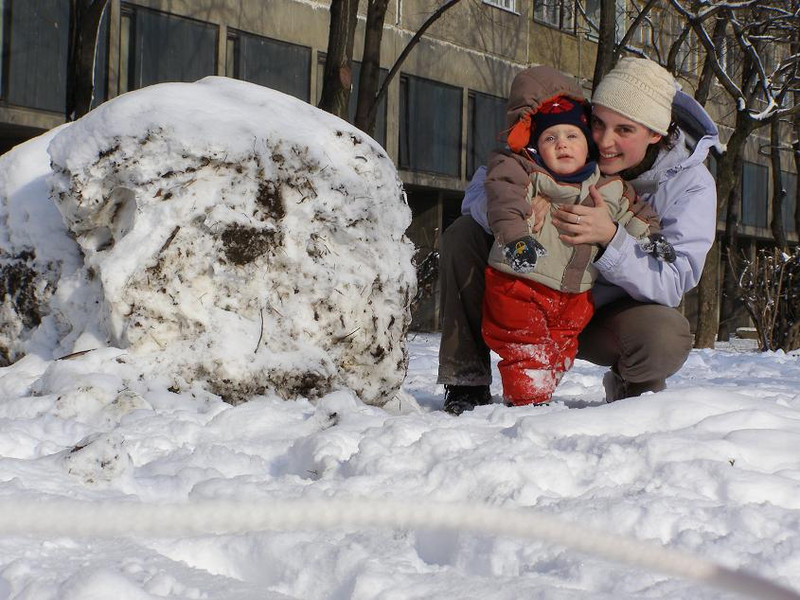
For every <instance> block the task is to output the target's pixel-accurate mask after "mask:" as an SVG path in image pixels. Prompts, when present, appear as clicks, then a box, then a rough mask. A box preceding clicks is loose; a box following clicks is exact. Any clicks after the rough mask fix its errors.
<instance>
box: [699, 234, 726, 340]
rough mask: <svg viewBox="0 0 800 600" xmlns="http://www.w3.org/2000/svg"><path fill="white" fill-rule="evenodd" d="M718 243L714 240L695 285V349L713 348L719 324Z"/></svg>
mask: <svg viewBox="0 0 800 600" xmlns="http://www.w3.org/2000/svg"><path fill="white" fill-rule="evenodd" d="M719 262H720V259H719V241H718V240H714V243H713V244H712V245H711V249H710V250H709V251H708V254H707V255H706V264H705V267H704V268H703V275H702V276H701V277H700V283H699V284H698V285H697V329H696V331H695V334H694V347H695V348H713V347H714V341H715V340H716V339H717V323H718V322H719V314H718V313H719Z"/></svg>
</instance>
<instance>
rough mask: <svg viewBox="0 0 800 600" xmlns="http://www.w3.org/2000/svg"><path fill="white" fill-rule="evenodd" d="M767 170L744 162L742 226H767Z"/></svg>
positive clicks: (761, 166)
mask: <svg viewBox="0 0 800 600" xmlns="http://www.w3.org/2000/svg"><path fill="white" fill-rule="evenodd" d="M768 179H769V169H767V167H765V166H764V165H758V164H756V163H751V162H747V161H745V162H744V168H743V169H742V225H750V226H753V227H766V226H767V204H768V202H769V199H768V197H767V190H768V187H769V183H768Z"/></svg>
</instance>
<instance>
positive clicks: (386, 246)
mask: <svg viewBox="0 0 800 600" xmlns="http://www.w3.org/2000/svg"><path fill="white" fill-rule="evenodd" d="M256 88H257V86H252V85H249V84H243V83H242V82H232V81H226V80H224V79H221V78H211V79H209V80H204V81H201V82H199V83H198V84H164V86H153V88H152V89H149V90H143V91H137V92H133V93H131V94H129V95H126V96H123V97H121V98H120V99H117V100H114V101H111V102H109V103H106V104H105V105H103V107H101V109H98V112H96V113H93V114H92V115H90V117H89V118H87V119H85V120H82V121H79V122H77V123H75V124H71V125H68V126H65V127H64V128H62V129H60V130H58V131H53V132H50V133H48V134H46V135H45V136H42V137H41V138H39V139H37V140H33V141H31V142H29V143H28V144H26V145H24V147H21V148H18V149H17V150H15V151H13V152H12V153H9V154H7V155H5V156H4V157H2V158H0V275H2V277H0V284H2V286H0V292H2V297H0V301H1V303H0V361H2V362H0V364H9V363H13V364H11V365H10V366H6V367H4V368H0V600H8V599H14V600H56V599H58V600H93V599H102V600H106V599H114V600H143V599H158V598H168V599H186V600H195V599H198V600H199V599H207V600H256V599H258V600H275V599H287V598H291V599H296V600H323V599H324V600H374V599H381V600H409V599H431V598H433V599H440V598H447V599H450V598H453V599H475V600H487V599H500V600H519V599H522V598H526V599H527V598H542V599H547V600H550V599H556V600H558V599H566V598H592V599H609V600H611V599H614V600H617V599H620V598H637V599H638V598H654V599H663V598H670V599H689V598H691V599H693V600H694V599H711V598H724V597H730V594H728V593H727V592H722V591H720V590H719V589H715V588H711V587H708V586H705V585H702V584H700V583H698V582H697V581H694V580H688V579H684V578H682V577H678V576H676V575H665V574H664V573H662V572H660V571H658V570H650V569H644V568H640V567H636V566H632V565H631V564H628V563H624V562H613V561H609V560H607V559H606V558H604V556H603V552H600V553H592V554H584V553H582V552H579V551H576V550H575V549H574V548H573V547H565V546H564V545H559V544H555V543H553V542H551V541H546V540H543V539H541V538H527V537H523V536H522V535H513V534H514V533H516V530H515V529H514V527H515V526H516V525H517V523H521V521H522V520H524V519H525V518H526V517H527V516H529V515H535V516H538V517H541V519H543V520H544V522H545V523H549V522H551V521H552V523H553V524H554V525H555V527H554V528H555V530H556V531H558V530H559V528H560V530H562V531H563V530H566V529H567V528H569V527H570V526H577V527H580V528H585V529H586V532H587V536H586V537H587V539H595V538H594V537H592V535H589V532H591V531H600V532H612V533H615V534H618V535H620V536H623V537H624V538H627V539H631V540H640V541H644V542H648V543H650V544H651V546H652V545H655V546H658V547H659V548H660V547H662V546H663V547H666V548H669V549H672V550H674V551H679V552H681V553H684V554H686V555H688V556H690V557H696V558H697V560H698V561H699V560H700V559H703V560H705V561H712V562H715V563H719V564H721V565H724V566H726V567H728V568H731V569H742V570H746V571H748V572H751V573H756V574H758V575H760V576H761V577H763V578H766V579H768V580H770V581H772V582H774V583H775V584H778V585H782V586H785V587H788V588H792V589H794V590H800V453H798V448H800V360H799V359H800V353H793V354H790V355H786V354H783V353H766V354H760V353H757V352H755V351H754V350H753V348H752V345H747V344H740V345H727V346H724V347H720V348H718V349H716V350H714V351H695V352H693V353H692V354H691V356H690V358H689V361H688V362H687V364H686V365H685V366H684V368H683V369H682V370H681V371H680V372H679V373H678V374H677V375H676V376H674V377H673V378H672V379H671V381H670V387H669V389H668V390H666V391H664V392H661V393H658V394H650V395H646V396H644V397H641V398H636V399H628V400H623V401H620V402H616V403H614V404H608V405H607V404H605V403H604V402H603V390H602V385H601V381H602V376H603V370H602V369H600V368H598V367H596V366H594V365H590V364H587V363H583V362H578V363H577V364H576V366H575V368H574V369H573V370H572V371H571V372H569V373H568V374H567V376H566V377H565V379H564V380H563V382H562V383H561V385H560V387H559V388H558V390H557V392H556V395H555V398H554V402H553V403H552V404H551V405H549V406H546V407H521V408H507V407H505V406H503V405H502V404H501V403H499V402H498V403H497V404H494V405H491V406H485V407H480V408H478V409H477V410H475V411H474V412H471V413H467V414H464V415H462V416H460V417H458V418H455V417H452V416H450V415H448V414H446V413H444V412H442V411H441V405H442V401H443V397H442V394H443V390H442V389H441V387H440V386H437V385H436V383H435V382H436V364H437V360H436V358H437V347H438V337H437V336H435V335H421V334H412V335H410V336H409V337H408V339H407V346H408V350H409V355H410V364H409V368H408V373H407V376H406V377H405V379H404V380H403V375H404V373H405V354H404V350H405V348H404V344H403V342H404V341H405V340H404V337H403V333H402V332H403V331H404V328H405V323H406V322H407V312H406V311H407V308H408V299H409V298H408V296H410V295H411V294H413V282H412V281H411V279H412V278H413V269H412V268H411V263H410V255H411V249H410V247H409V244H408V243H407V242H406V241H405V240H404V238H403V235H402V234H403V231H404V230H405V227H406V226H407V224H408V219H409V218H410V211H409V210H408V207H407V206H406V205H405V203H404V202H402V197H401V195H400V192H401V190H400V188H399V185H398V183H397V182H398V180H397V178H396V173H395V172H394V168H393V167H392V165H391V162H390V161H389V159H388V157H387V156H386V155H385V153H383V151H382V150H381V149H380V148H379V147H378V146H377V144H375V143H374V141H372V140H369V139H367V138H365V137H364V136H363V134H360V133H358V132H357V131H355V130H353V129H352V128H351V127H350V126H349V125H347V124H346V123H344V122H343V121H339V120H338V119H335V118H334V117H331V116H330V115H322V114H320V113H319V111H316V112H315V109H313V108H312V107H309V106H308V105H304V104H302V103H300V102H299V101H297V100H294V99H290V98H289V97H286V96H283V95H280V94H277V93H276V92H270V91H268V90H259V89H256ZM166 100H169V101H166ZM342 178H344V180H342V181H340V179H342ZM276 186H277V187H276ZM359 190H361V191H359ZM356 192H357V193H356ZM57 207H58V209H57ZM59 209H60V211H61V212H59ZM267 209H269V210H267ZM265 211H266V212H265ZM63 217H66V219H64V218H63ZM65 222H66V223H68V226H69V227H70V231H69V232H68V230H67V226H66V225H65ZM220 224H227V225H225V227H222V226H221V225H220ZM87 227H88V228H87ZM231 228H233V233H235V234H237V235H233V234H231V235H229V236H226V234H225V232H226V231H229V230H230V229H231ZM245 230H246V231H245ZM243 231H244V232H245V233H247V232H248V231H249V232H250V233H249V236H248V235H244V236H242V235H238V234H241V233H242V232H243ZM279 234H280V235H279ZM131 236H132V237H131ZM243 237H244V239H245V240H247V239H253V240H256V241H258V240H262V241H263V240H268V241H269V242H270V243H268V244H267V243H264V244H254V245H247V244H245V245H241V247H240V242H241V240H242V238H243ZM226 239H227V240H228V243H227V246H226ZM278 242H280V243H278ZM226 250H227V251H226ZM233 250H236V252H233ZM190 256H191V257H193V258H191V261H190V259H189V257H190ZM289 259H291V261H290V260H289ZM231 262H233V263H236V265H239V266H238V267H237V266H232V265H231ZM3 286H5V287H3ZM282 290H283V292H285V293H282ZM348 290H349V291H348ZM351 292H352V293H351ZM348 294H349V295H348ZM131 327H134V328H141V331H133V332H131V330H130V328H131ZM144 333H146V334H147V335H144ZM262 334H263V335H262ZM384 338H385V339H384ZM148 339H152V340H154V341H155V342H156V343H155V345H153V344H150V345H149V346H148V344H146V343H144V342H147V340H148ZM140 342H142V343H140ZM195 342H198V343H195ZM14 361H16V362H14ZM176 365H177V366H179V367H181V368H180V369H177V370H176V369H175V366H176ZM281 369H283V370H281ZM276 373H284V374H292V373H296V374H297V379H298V381H299V383H301V384H302V385H281V381H277V380H275V374H276ZM215 374H216V376H214V375H215ZM326 374H327V375H326ZM334 374H335V375H334ZM237 376H239V377H238V379H237ZM283 379H286V378H285V377H284V378H283ZM262 380H263V381H262ZM237 381H238V382H239V383H242V385H239V387H238V392H237V393H236V394H234V395H232V397H229V398H228V399H229V400H236V401H243V402H242V403H241V404H236V405H234V404H231V403H227V402H225V401H223V398H222V397H221V396H220V395H217V394H216V393H215V391H219V392H220V393H228V392H230V391H231V390H230V388H231V387H232V386H234V384H235V383H236V382H237ZM496 381H497V382H498V383H497V384H496V385H495V387H494V389H493V392H494V393H495V395H496V396H497V397H498V398H499V396H500V393H501V390H500V387H499V379H497V378H496ZM244 384H247V385H244ZM251 384H252V385H251ZM401 385H402V389H400V391H399V392H397V388H398V386H401ZM396 392H397V393H396ZM359 397H361V400H359V399H358V398H359ZM365 399H366V400H370V401H371V403H372V404H374V405H368V404H365V403H364V402H362V400H365ZM386 399H389V400H388V402H386V403H385V404H384V400H386ZM69 502H72V503H73V504H68V503H69ZM75 502H77V503H80V506H81V507H84V508H85V507H87V506H88V507H89V508H90V510H94V511H96V513H95V514H94V515H91V514H90V515H88V516H87V515H86V514H85V513H80V515H79V513H77V512H70V511H71V510H72V509H73V508H74V506H75V505H74V503H75ZM348 502H349V504H348ZM209 503H216V506H217V511H218V512H217V513H216V514H215V515H214V514H206V516H204V517H203V516H201V515H200V514H199V512H198V509H200V508H202V509H207V508H208V506H209ZM292 503H294V504H292ZM342 503H344V506H347V507H350V508H351V510H350V511H349V512H350V514H349V516H348V517H347V519H346V520H347V522H348V523H349V525H347V526H344V525H342V526H341V527H333V528H322V527H321V525H323V523H322V521H325V523H324V524H325V525H331V524H334V525H336V524H337V514H336V513H335V512H333V511H330V510H327V509H326V507H330V506H339V507H341V506H342ZM363 503H367V504H366V506H367V507H382V506H392V507H398V506H399V507H400V509H401V510H398V514H399V513H403V511H405V510H406V509H407V508H408V507H413V508H420V509H421V512H423V513H425V511H426V510H428V509H427V508H426V507H429V509H430V517H431V518H430V519H429V522H426V523H424V524H421V522H420V521H419V520H417V521H414V526H395V527H386V526H384V527H374V526H363V523H362V524H361V525H359V524H358V519H357V518H356V519H354V516H353V514H352V513H353V512H354V511H353V510H352V508H353V507H356V508H358V509H359V510H363V511H364V517H366V516H369V513H370V512H372V511H371V510H370V509H365V508H362V507H364V506H365V504H363ZM287 505H288V506H299V507H306V510H307V511H311V510H313V511H314V513H313V514H311V513H310V512H309V514H308V515H307V518H306V520H305V523H306V525H307V526H305V527H304V526H302V521H303V519H300V521H301V524H298V523H296V522H295V523H294V524H290V523H288V522H287V523H285V527H278V528H277V529H272V530H267V529H266V528H262V529H259V528H258V527H255V526H252V527H250V528H248V524H251V525H252V524H253V523H254V522H255V521H254V519H255V517H256V514H255V513H256V512H258V513H259V514H262V513H264V511H265V510H266V512H267V513H269V511H270V509H274V512H275V514H274V515H272V517H273V519H277V520H280V519H281V518H286V517H285V515H286V511H285V510H283V509H285V508H286V506H287ZM176 506H177V507H179V508H178V509H177V511H175V507H176ZM254 506H258V507H260V511H255V510H254V509H253V507H254ZM442 506H446V507H447V508H448V509H449V508H450V507H451V506H453V507H460V508H458V509H456V508H454V509H453V512H458V514H459V515H460V516H459V518H460V525H459V526H458V527H449V528H448V527H443V524H442V518H443V515H442V514H441V513H438V512H436V511H437V510H441V507H442ZM115 507H117V509H116V510H117V512H116V513H115V512H114V508H115ZM123 507H124V508H125V509H126V510H127V509H134V508H137V509H141V510H139V512H137V513H135V515H136V516H135V517H134V516H131V515H133V514H134V513H133V512H131V511H130V510H129V511H128V512H125V513H123V512H121V511H122V509H123ZM148 507H151V508H150V509H149V510H150V513H149V514H148ZM166 507H172V508H171V510H172V511H173V512H172V513H166V512H165V511H166V510H167V508H166ZM281 507H282V508H281ZM311 507H313V508H311ZM465 507H466V508H465ZM473 507H474V508H473ZM481 507H484V508H485V507H488V508H491V509H496V510H507V511H508V512H507V515H508V516H507V519H508V521H507V523H506V526H505V529H506V532H505V533H502V534H500V533H497V532H496V531H494V532H493V531H492V530H491V528H487V527H485V525H486V521H485V520H484V519H483V517H480V518H479V517H478V516H477V515H478V513H481V514H483V513H482V512H481V510H479V509H480V508H481ZM67 509H69V510H67ZM434 509H435V510H434ZM470 509H472V510H474V512H475V514H476V516H475V519H476V521H478V520H479V521H481V523H478V524H480V525H482V526H484V529H483V531H480V532H476V531H473V528H472V527H470V517H471V516H472V515H471V512H470ZM343 510H344V509H343ZM37 511H38V512H37ZM418 512H420V511H418ZM164 514H172V515H173V518H174V521H172V522H169V521H156V520H155V517H156V515H161V516H162V517H163V515H164ZM338 514H339V515H343V512H342V511H340V512H339V513H338ZM504 514H506V513H504ZM31 515H34V517H35V518H37V519H38V520H36V521H34V522H31V521H30V520H29V519H30V518H31ZM37 515H38V517H37ZM126 515H127V516H126ZM515 515H516V516H515ZM355 516H356V517H357V516H358V515H355ZM389 516H392V515H389ZM179 517H180V518H179ZM188 517H192V518H191V519H189V518H188ZM434 517H435V518H434ZM342 519H343V520H344V517H342ZM225 520H227V521H235V522H236V523H237V526H236V527H220V526H219V522H220V521H225ZM311 521H313V522H314V525H309V522H311ZM404 522H405V523H409V521H404ZM154 523H161V525H159V527H163V529H158V528H155V527H154V526H153V524H154ZM562 524H563V525H562ZM190 525H191V526H190ZM509 527H510V530H509ZM34 529H35V530H36V531H35V532H34ZM476 529H480V528H476ZM520 529H521V527H520ZM90 532H92V535H89V534H90ZM113 532H115V533H113ZM112 533H113V534H112ZM521 533H522V532H521V531H520V534H521ZM622 546H624V544H620V547H622ZM698 564H699V563H698ZM726 594H727V595H726ZM760 597H761V598H765V596H763V595H762V596H760ZM781 597H782V598H789V597H790V596H786V595H784V596H781ZM792 597H794V596H792Z"/></svg>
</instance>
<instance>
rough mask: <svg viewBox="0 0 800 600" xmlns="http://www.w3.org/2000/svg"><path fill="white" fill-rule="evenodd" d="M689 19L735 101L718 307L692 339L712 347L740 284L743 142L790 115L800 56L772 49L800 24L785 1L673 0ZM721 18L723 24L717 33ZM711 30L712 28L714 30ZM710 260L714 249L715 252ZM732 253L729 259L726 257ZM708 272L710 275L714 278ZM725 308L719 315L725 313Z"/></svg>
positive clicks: (722, 202)
mask: <svg viewBox="0 0 800 600" xmlns="http://www.w3.org/2000/svg"><path fill="white" fill-rule="evenodd" d="M670 2H671V4H672V5H673V6H674V7H675V9H676V10H677V11H678V12H679V13H680V14H681V15H682V16H683V18H685V19H686V21H687V23H688V24H689V26H690V27H691V28H692V30H693V31H694V33H695V34H696V36H697V38H698V40H699V41H700V43H701V44H702V45H703V48H704V49H705V51H706V56H707V58H708V62H707V64H708V65H709V66H710V68H711V69H712V70H713V71H714V74H715V77H716V79H717V81H718V82H719V84H720V85H721V86H722V88H723V89H724V90H725V92H726V93H727V94H728V96H729V98H730V99H731V101H732V103H733V106H734V107H735V111H736V112H735V123H734V127H733V133H732V134H731V137H730V139H729V140H728V141H727V144H726V151H725V152H724V153H723V154H722V155H721V156H720V157H719V159H718V162H717V198H718V202H719V204H718V207H719V208H718V211H719V216H720V217H722V216H724V217H725V235H724V238H723V243H722V246H721V252H720V261H721V265H722V267H723V269H724V277H723V295H722V300H721V307H722V308H721V310H720V311H719V312H718V311H717V310H714V308H715V307H713V306H712V307H706V308H708V309H707V310H703V311H701V312H700V316H699V322H698V327H697V333H696V335H695V346H697V347H702V348H707V347H713V345H714V341H715V339H716V338H717V337H719V338H720V339H726V338H727V335H728V325H729V323H728V321H726V317H729V316H730V315H732V314H733V312H734V307H735V303H736V297H737V295H738V292H737V284H736V277H735V271H736V270H737V268H736V265H737V258H736V256H737V253H736V247H737V232H738V226H739V221H740V201H739V199H738V198H737V193H738V191H739V189H738V188H739V185H738V175H739V173H740V172H741V165H742V152H743V149H744V145H745V142H746V140H747V138H748V136H750V135H751V134H752V133H753V132H754V131H755V130H757V129H759V128H760V127H764V126H766V125H768V124H770V123H771V121H772V119H779V118H781V117H783V116H786V115H788V114H791V113H792V112H793V111H794V110H795V108H793V107H791V106H788V103H787V101H786V100H787V94H788V93H789V91H790V90H791V89H792V86H793V85H796V83H797V77H798V69H797V67H798V58H799V57H798V56H797V55H791V54H790V55H789V56H787V57H785V58H784V59H783V60H780V61H775V60H773V61H769V60H767V59H768V57H769V53H770V52H773V51H774V50H775V49H776V48H782V47H787V46H788V45H789V43H790V42H791V35H792V34H793V33H794V32H796V30H797V27H798V15H797V14H796V11H795V12H792V11H791V10H790V8H789V7H787V6H786V3H785V2H781V1H779V0H776V1H764V0H742V1H736V2H717V3H713V4H708V3H698V2H694V1H692V2H689V1H684V0H670ZM720 20H721V21H722V22H723V23H724V24H725V33H726V35H725V36H723V37H720V36H719V31H720V30H719V28H720V24H719V23H720ZM709 30H711V31H712V33H709ZM710 257H711V258H712V259H714V258H715V253H714V252H712V253H710ZM729 257H730V259H729ZM718 276H719V274H718V271H717V270H716V269H714V268H711V269H707V270H706V271H704V273H703V278H704V279H705V280H706V281H705V282H702V281H701V287H705V288H709V287H716V281H717V280H718V279H717V278H718ZM709 279H711V281H709ZM720 315H721V317H722V318H720Z"/></svg>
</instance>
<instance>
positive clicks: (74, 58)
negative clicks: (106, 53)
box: [65, 0, 108, 121]
mask: <svg viewBox="0 0 800 600" xmlns="http://www.w3.org/2000/svg"><path fill="white" fill-rule="evenodd" d="M107 5H108V0H70V6H69V49H68V52H67V55H68V56H67V99H66V100H67V102H66V114H65V117H66V120H67V121H74V120H75V119H78V118H80V117H82V116H83V115H85V114H86V113H88V112H89V111H90V110H91V108H92V101H93V100H94V90H95V85H94V72H95V68H94V67H95V61H96V59H97V49H98V47H99V35H100V22H101V20H102V18H103V11H105V9H106V6H107Z"/></svg>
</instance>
